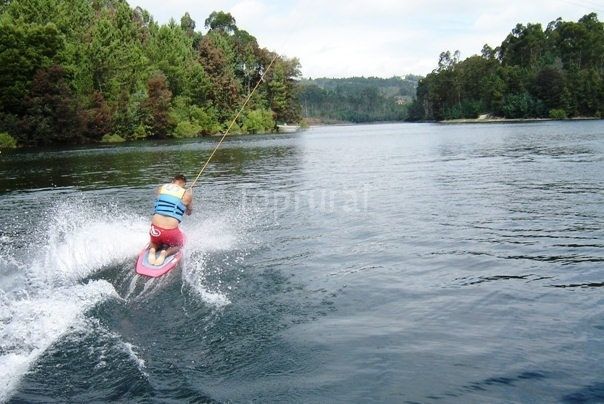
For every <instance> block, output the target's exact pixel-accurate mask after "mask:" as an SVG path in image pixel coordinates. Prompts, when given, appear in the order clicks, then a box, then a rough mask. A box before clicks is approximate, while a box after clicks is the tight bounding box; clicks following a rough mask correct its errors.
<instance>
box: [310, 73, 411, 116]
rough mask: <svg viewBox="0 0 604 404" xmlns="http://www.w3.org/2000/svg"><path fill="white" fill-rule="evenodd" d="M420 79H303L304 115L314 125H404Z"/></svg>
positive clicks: (406, 77) (409, 76) (408, 77)
mask: <svg viewBox="0 0 604 404" xmlns="http://www.w3.org/2000/svg"><path fill="white" fill-rule="evenodd" d="M420 79H421V77H419V76H413V75H407V76H405V77H404V78H402V77H391V78H388V79H382V78H378V77H367V78H366V77H350V78H342V79H329V78H318V79H302V80H301V81H300V83H299V84H300V104H301V107H302V114H303V115H304V117H305V118H306V119H307V120H308V121H310V122H311V123H315V122H317V123H321V122H323V123H333V122H355V123H356V122H376V121H401V120H404V119H406V118H407V109H408V106H409V104H411V102H412V101H413V99H414V97H415V92H416V88H417V83H418V81H419V80H420Z"/></svg>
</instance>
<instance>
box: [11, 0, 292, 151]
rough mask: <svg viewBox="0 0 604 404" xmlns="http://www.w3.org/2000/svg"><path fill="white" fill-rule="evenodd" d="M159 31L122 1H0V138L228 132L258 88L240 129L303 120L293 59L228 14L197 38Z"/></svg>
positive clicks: (79, 139) (185, 29) (68, 139)
mask: <svg viewBox="0 0 604 404" xmlns="http://www.w3.org/2000/svg"><path fill="white" fill-rule="evenodd" d="M195 28H196V23H195V21H194V20H193V19H192V18H191V16H190V15H189V14H188V13H186V14H185V15H184V16H183V17H182V18H181V20H180V23H177V22H175V21H174V20H171V21H170V22H169V23H168V24H166V25H160V24H158V23H156V22H155V21H154V20H153V18H152V17H151V16H150V15H149V13H148V12H147V11H145V10H143V9H141V8H139V7H137V8H135V9H132V8H130V6H129V5H128V3H126V1H124V0H92V1H80V0H4V1H2V2H0V132H3V133H5V136H8V135H10V136H12V138H15V139H16V140H17V141H18V142H19V143H20V144H22V145H44V144H54V143H60V144H73V143H83V142H91V141H93V142H94V141H101V140H102V139H105V140H106V141H117V140H119V139H125V140H133V139H141V138H146V137H155V138H162V137H190V136H198V135H200V134H211V133H216V132H219V131H221V130H224V129H225V127H226V125H227V123H228V122H229V121H230V120H231V119H232V118H233V117H234V116H235V113H236V111H237V110H238V109H239V108H240V106H241V105H242V103H243V100H244V98H245V97H246V96H247V94H248V93H249V91H250V90H251V88H252V87H253V86H254V85H255V84H256V83H257V82H258V81H259V80H260V77H261V75H262V73H263V72H264V71H266V76H265V78H264V81H263V82H262V84H261V85H260V87H259V88H258V90H257V92H256V93H255V94H254V96H253V97H252V99H251V100H250V103H249V104H248V106H247V107H246V110H245V111H244V113H243V114H242V115H241V117H240V119H239V120H238V122H237V125H236V128H235V129H236V131H240V132H251V133H253V132H261V131H267V130H272V129H273V128H274V127H275V123H276V122H297V121H299V120H300V107H299V102H298V94H297V78H298V77H299V75H300V71H299V62H298V60H297V59H285V58H283V57H277V59H276V60H275V63H274V64H273V66H272V67H271V68H270V69H268V70H267V67H268V65H269V63H270V62H271V60H273V58H274V56H275V54H274V53H272V52H270V51H268V50H267V49H264V48H260V46H259V45H258V43H257V41H256V38H254V37H253V36H252V35H250V34H249V33H248V32H246V31H244V30H240V29H238V28H237V26H236V21H235V19H234V18H233V17H232V16H231V15H230V14H229V13H224V12H220V11H218V12H213V13H212V14H211V15H210V16H209V17H208V18H207V19H206V21H205V28H207V32H206V33H205V34H202V33H201V32H198V31H196V30H195Z"/></svg>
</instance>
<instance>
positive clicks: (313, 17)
mask: <svg viewBox="0 0 604 404" xmlns="http://www.w3.org/2000/svg"><path fill="white" fill-rule="evenodd" d="M131 5H132V6H136V5H140V6H141V7H143V8H145V9H147V10H149V11H150V12H151V14H152V15H153V16H154V17H155V18H156V20H158V21H160V22H167V21H168V20H169V19H170V18H171V17H172V18H174V19H176V20H177V21H178V20H179V19H180V17H181V16H182V15H183V14H184V13H185V11H188V12H189V13H190V14H191V16H192V17H193V19H195V20H196V21H197V27H198V29H202V27H203V22H204V21H205V19H206V18H207V16H208V15H209V14H210V13H211V12H212V11H215V10H224V11H228V12H231V13H232V14H233V16H234V17H235V19H236V20H237V25H238V26H239V27H240V28H241V29H245V30H246V31H248V32H249V33H250V34H252V35H254V36H255V37H256V38H257V39H258V43H259V44H260V46H264V47H267V48H269V49H272V50H275V51H277V52H279V53H280V54H283V55H286V56H289V57H298V58H299V59H300V62H301V64H302V73H303V74H304V76H306V77H322V76H327V77H345V76H353V75H354V76H361V75H364V76H381V77H390V76H393V75H404V74H407V73H414V74H427V73H429V72H430V71H432V70H433V69H434V68H435V67H436V63H437V60H438V55H439V54H440V52H442V51H444V50H460V52H461V54H462V57H468V56H471V55H473V54H477V53H480V50H481V49H482V46H483V45H484V44H485V43H487V44H489V45H491V46H493V47H495V46H498V45H499V44H501V41H503V40H504V39H505V37H506V36H507V34H508V33H509V32H510V31H511V30H512V28H514V26H515V25H516V24H517V23H524V24H526V23H528V22H533V23H541V24H543V25H544V27H545V25H547V23H548V22H550V21H553V20H555V19H556V18H558V17H562V18H563V19H565V20H577V19H578V18H580V17H581V16H583V15H585V14H587V13H589V12H592V11H599V12H601V13H604V10H598V9H597V6H598V2H597V1H595V0H533V1H530V2H529V1H526V0H461V1H455V2H453V1H450V0H424V1H400V0H371V1H368V0H332V1H328V2H326V1H324V0H289V1H279V2H274V1H273V2H270V1H268V0H239V1H237V0H226V1H218V0H205V1H203V2H198V1H194V0H173V1H171V2H169V3H166V2H164V1H159V0H136V1H132V3H131ZM594 7H596V8H595V9H594ZM600 7H601V8H604V6H600Z"/></svg>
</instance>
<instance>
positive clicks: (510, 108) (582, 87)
mask: <svg viewBox="0 0 604 404" xmlns="http://www.w3.org/2000/svg"><path fill="white" fill-rule="evenodd" d="M603 113H604V25H603V23H602V22H600V21H598V17H597V15H596V14H595V13H591V14H588V15H585V16H584V17H582V18H581V19H579V21H577V22H572V21H563V20H561V19H557V20H555V21H552V22H551V23H549V24H548V25H547V27H546V28H545V30H544V29H543V27H542V26H541V24H527V25H526V26H525V25H522V24H518V25H516V27H515V28H514V29H513V30H512V32H511V33H510V34H509V35H508V36H507V37H506V38H505V40H504V41H503V42H502V43H501V45H500V46H498V47H496V48H491V47H490V46H488V45H485V46H484V47H483V49H482V52H481V55H475V56H471V57H469V58H467V59H465V60H460V55H459V52H454V53H453V54H451V52H443V53H441V55H440V58H439V61H438V67H437V68H436V69H435V70H434V71H433V72H432V73H430V74H428V75H427V76H426V77H425V78H424V79H422V80H420V81H419V84H418V88H417V98H416V101H415V102H414V103H413V104H412V106H411V107H410V110H409V119H410V120H416V121H418V120H449V119H459V118H476V117H478V116H479V115H480V114H490V115H492V116H498V117H505V118H553V119H565V118H572V117H601V116H602V114H603Z"/></svg>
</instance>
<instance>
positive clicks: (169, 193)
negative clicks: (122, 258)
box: [148, 174, 193, 266]
mask: <svg viewBox="0 0 604 404" xmlns="http://www.w3.org/2000/svg"><path fill="white" fill-rule="evenodd" d="M186 184H187V179H186V178H185V176H184V175H181V174H179V175H176V176H175V177H174V178H172V182H171V183H169V184H164V185H161V186H160V187H158V188H157V189H156V191H155V194H156V196H157V198H156V199H155V210H154V214H153V217H152V219H151V229H150V230H149V235H150V236H151V241H150V243H149V256H148V261H149V263H150V264H151V265H157V266H159V265H162V264H163V263H164V260H165V259H166V257H168V256H170V255H172V254H174V253H176V252H177V251H178V250H180V249H181V248H182V247H183V245H184V242H185V239H184V234H183V233H182V232H181V231H180V228H179V227H178V226H179V224H180V222H181V221H182V218H183V216H184V214H185V213H186V214H187V216H190V215H191V213H192V212H193V207H192V206H193V192H192V190H191V189H188V190H186V189H185V185H186ZM158 250H160V252H159V255H157V256H156V252H157V251H158Z"/></svg>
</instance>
